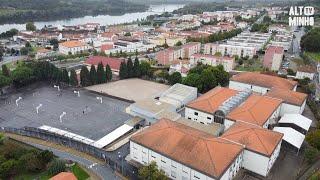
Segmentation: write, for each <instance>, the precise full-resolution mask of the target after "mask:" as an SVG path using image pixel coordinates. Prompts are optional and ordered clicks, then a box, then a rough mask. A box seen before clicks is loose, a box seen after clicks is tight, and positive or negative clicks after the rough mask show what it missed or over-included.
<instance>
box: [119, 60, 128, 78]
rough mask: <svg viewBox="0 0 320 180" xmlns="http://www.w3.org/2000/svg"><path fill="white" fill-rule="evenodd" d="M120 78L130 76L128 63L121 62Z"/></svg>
mask: <svg viewBox="0 0 320 180" xmlns="http://www.w3.org/2000/svg"><path fill="white" fill-rule="evenodd" d="M119 76H120V79H126V78H127V77H128V71H127V64H126V63H125V62H121V64H120V70H119Z"/></svg>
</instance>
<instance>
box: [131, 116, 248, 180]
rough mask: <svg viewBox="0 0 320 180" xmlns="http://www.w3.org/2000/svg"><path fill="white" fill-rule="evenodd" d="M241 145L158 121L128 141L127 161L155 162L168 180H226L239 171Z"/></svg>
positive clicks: (144, 163) (187, 127)
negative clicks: (128, 154)
mask: <svg viewBox="0 0 320 180" xmlns="http://www.w3.org/2000/svg"><path fill="white" fill-rule="evenodd" d="M243 148H244V147H243V146H242V145H240V144H238V143H233V142H231V141H228V140H225V139H222V138H215V137H214V136H211V135H209V134H207V133H205V132H202V131H199V130H196V129H194V128H191V127H189V126H186V125H184V124H180V123H177V122H174V121H171V120H167V119H161V120H159V121H158V122H157V123H155V124H153V125H152V126H150V127H149V128H146V129H144V130H143V131H141V132H140V133H138V134H136V135H134V136H132V137H131V139H130V161H132V162H135V164H136V163H139V164H142V165H148V164H149V163H151V162H153V161H154V162H156V163H157V165H158V168H159V169H162V170H163V171H164V172H165V174H166V175H167V176H168V177H169V178H170V179H194V180H196V179H200V180H215V179H221V180H229V179H232V178H233V177H234V176H235V175H236V174H237V172H238V171H239V170H240V168H241V164H242V163H241V162H242V161H243V160H242V154H243Z"/></svg>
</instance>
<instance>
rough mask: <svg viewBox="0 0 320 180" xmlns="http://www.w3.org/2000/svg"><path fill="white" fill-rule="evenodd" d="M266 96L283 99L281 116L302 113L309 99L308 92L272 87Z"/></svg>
mask: <svg viewBox="0 0 320 180" xmlns="http://www.w3.org/2000/svg"><path fill="white" fill-rule="evenodd" d="M265 96H269V97H273V98H278V99H281V100H283V103H282V104H281V110H280V116H283V115H284V114H292V113H294V114H302V113H303V111H304V109H305V106H306V101H307V96H308V95H307V94H304V93H300V92H296V91H290V90H285V89H271V91H269V92H268V93H267V94H265Z"/></svg>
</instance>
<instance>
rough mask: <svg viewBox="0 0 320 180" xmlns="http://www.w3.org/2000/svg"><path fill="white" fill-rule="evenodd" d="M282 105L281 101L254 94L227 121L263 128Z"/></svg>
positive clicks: (232, 112) (228, 116)
mask: <svg viewBox="0 0 320 180" xmlns="http://www.w3.org/2000/svg"><path fill="white" fill-rule="evenodd" d="M281 103H282V100H280V99H276V98H271V97H267V96H259V95H256V94H252V95H251V96H249V98H248V99H247V100H245V101H244V102H243V103H242V104H241V105H240V106H238V107H236V108H235V109H233V110H232V111H231V112H230V113H229V114H228V115H227V117H226V119H229V120H233V121H243V122H247V123H251V124H255V125H258V126H263V125H264V124H265V123H266V122H267V120H268V119H269V118H270V117H271V115H272V114H273V113H274V112H275V111H276V110H277V108H278V107H279V106H280V105H281Z"/></svg>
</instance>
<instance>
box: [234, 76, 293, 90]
mask: <svg viewBox="0 0 320 180" xmlns="http://www.w3.org/2000/svg"><path fill="white" fill-rule="evenodd" d="M230 80H231V81H236V82H241V83H245V84H253V85H256V86H260V87H266V88H269V89H271V88H279V89H287V90H293V89H294V87H295V86H296V85H297V82H296V81H292V80H289V79H284V78H281V77H277V76H270V75H266V74H261V73H258V72H243V73H239V74H237V75H234V76H233V77H232V78H231V79H230Z"/></svg>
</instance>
